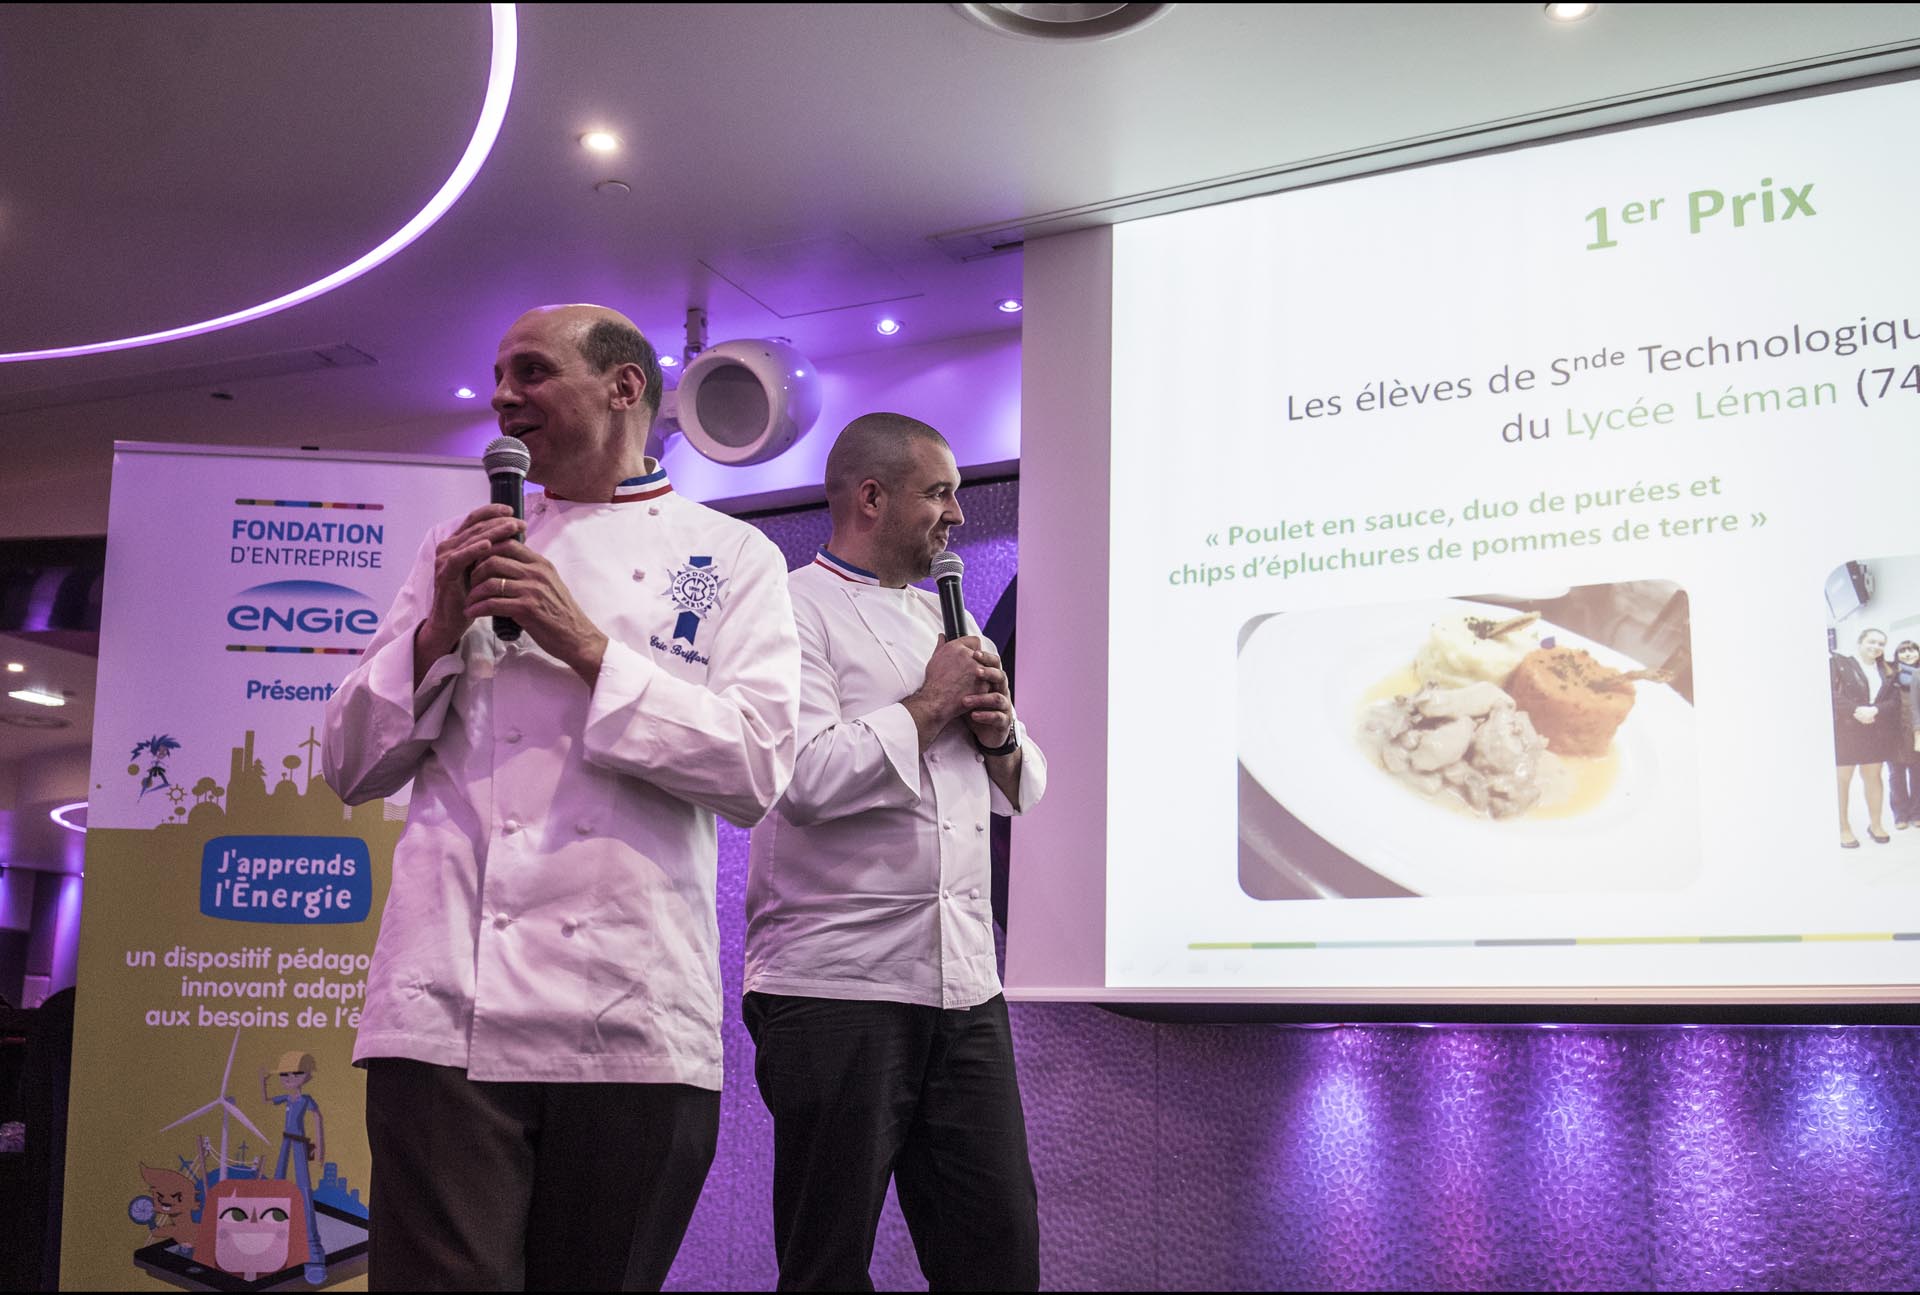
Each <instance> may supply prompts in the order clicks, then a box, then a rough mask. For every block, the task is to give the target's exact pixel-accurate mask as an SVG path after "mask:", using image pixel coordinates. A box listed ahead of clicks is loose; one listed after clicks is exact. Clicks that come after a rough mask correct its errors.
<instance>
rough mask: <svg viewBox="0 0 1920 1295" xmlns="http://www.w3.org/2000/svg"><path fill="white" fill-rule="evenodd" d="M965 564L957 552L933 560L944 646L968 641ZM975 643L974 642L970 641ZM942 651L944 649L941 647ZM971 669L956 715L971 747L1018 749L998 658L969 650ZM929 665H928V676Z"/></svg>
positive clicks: (999, 750)
mask: <svg viewBox="0 0 1920 1295" xmlns="http://www.w3.org/2000/svg"><path fill="white" fill-rule="evenodd" d="M965 571H966V563H964V562H962V561H961V560H960V555H959V554H957V553H942V554H940V555H939V556H938V557H936V558H934V560H933V580H934V589H935V590H936V591H937V592H938V594H939V597H940V623H941V626H942V628H943V630H944V631H945V633H946V638H947V642H948V643H957V642H959V641H961V640H962V639H966V638H968V637H969V636H968V634H967V608H966V603H965V602H964V601H963V600H962V598H961V596H960V577H961V575H962V574H963V573H964V572H965ZM973 641H974V642H975V643H977V642H978V640H973ZM943 650H944V648H943ZM970 652H971V656H972V660H973V665H974V670H973V672H972V677H971V679H970V681H969V685H968V691H967V693H966V695H965V696H963V697H962V698H961V699H960V706H961V709H960V712H959V713H960V714H963V715H965V716H966V719H967V724H968V726H969V727H971V728H972V730H973V741H974V745H975V746H978V747H979V748H980V749H981V751H983V752H984V753H986V754H987V755H1011V754H1013V752H1015V751H1017V750H1019V749H1020V743H1019V739H1018V738H1017V737H1015V735H1014V732H1013V699H1012V697H1011V696H1010V695H1008V692H1007V676H1006V673H1005V672H1004V671H1003V670H1001V668H1000V658H999V656H998V655H997V654H995V653H993V652H989V651H987V650H986V648H985V647H981V646H975V647H973V648H972V649H970ZM932 666H933V663H932V662H929V663H928V674H929V676H931V675H932Z"/></svg>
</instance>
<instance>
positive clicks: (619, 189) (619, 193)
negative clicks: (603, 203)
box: [593, 180, 633, 198]
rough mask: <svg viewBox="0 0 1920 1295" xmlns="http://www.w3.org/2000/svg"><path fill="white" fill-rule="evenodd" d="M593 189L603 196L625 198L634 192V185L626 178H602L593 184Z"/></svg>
mask: <svg viewBox="0 0 1920 1295" xmlns="http://www.w3.org/2000/svg"><path fill="white" fill-rule="evenodd" d="M593 191H594V192H595V193H597V194H599V195H600V196H601V197H602V198H624V197H626V196H627V195H628V194H630V193H632V192H633V186H632V185H630V184H628V183H627V182H626V181H625V180H602V181H600V183H598V184H596V185H594V186H593Z"/></svg>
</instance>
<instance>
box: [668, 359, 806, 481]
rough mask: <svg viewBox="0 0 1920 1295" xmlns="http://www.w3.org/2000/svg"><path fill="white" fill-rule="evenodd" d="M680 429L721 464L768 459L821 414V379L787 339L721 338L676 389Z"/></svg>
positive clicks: (689, 439) (694, 444) (705, 453)
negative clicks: (783, 340)
mask: <svg viewBox="0 0 1920 1295" xmlns="http://www.w3.org/2000/svg"><path fill="white" fill-rule="evenodd" d="M676 396H677V399H676V402H675V403H676V407H677V408H676V412H677V414H678V416H679V422H680V433H681V435H683V436H685V437H686V438H687V441H688V443H690V444H691V445H692V446H693V448H694V449H696V450H698V451H700V453H701V454H703V455H705V456H706V457H707V458H710V459H712V460H713V461H714V462H715V463H728V464H747V463H764V462H766V461H767V460H768V459H771V458H774V457H776V456H778V455H780V454H781V453H783V452H785V450H786V448H787V447H788V446H790V445H792V444H793V443H794V442H795V441H796V440H798V439H799V438H800V436H801V434H802V433H804V432H805V431H806V430H807V429H808V428H809V427H812V426H813V422H814V420H815V419H816V418H818V417H820V378H819V375H818V374H816V373H815V372H814V371H813V365H811V364H809V363H808V362H807V361H806V358H805V357H803V356H802V355H801V354H800V353H799V352H798V351H796V350H794V349H793V348H792V347H791V346H788V345H787V344H786V343H784V342H770V341H767V340H765V339H761V338H756V339H752V340H748V341H739V342H722V343H720V344H719V345H718V346H714V347H710V348H709V349H707V350H705V351H702V352H700V354H699V355H697V356H695V357H694V359H693V361H692V362H691V363H689V364H688V365H687V368H686V372H685V373H683V374H681V376H680V386H679V388H678V389H677V392H676Z"/></svg>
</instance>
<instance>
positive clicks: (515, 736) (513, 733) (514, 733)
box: [507, 728, 520, 742]
mask: <svg viewBox="0 0 1920 1295" xmlns="http://www.w3.org/2000/svg"><path fill="white" fill-rule="evenodd" d="M519 740H520V730H519V729H517V728H510V729H508V730H507V741H509V742H518V741H519Z"/></svg>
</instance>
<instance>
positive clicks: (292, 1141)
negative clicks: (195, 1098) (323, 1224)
mask: <svg viewBox="0 0 1920 1295" xmlns="http://www.w3.org/2000/svg"><path fill="white" fill-rule="evenodd" d="M274 1070H275V1071H276V1072H277V1073H278V1074H279V1076H280V1085H281V1087H283V1088H285V1089H286V1090H287V1091H286V1092H284V1093H279V1094H277V1095H276V1094H270V1093H268V1091H267V1072H266V1071H264V1070H262V1071H261V1072H260V1098H261V1100H262V1101H265V1102H270V1103H272V1104H273V1105H275V1106H285V1107H286V1108H287V1122H286V1126H285V1130H284V1131H283V1132H282V1133H281V1134H280V1158H279V1159H278V1160H277V1161H275V1162H274V1168H273V1176H274V1177H275V1178H280V1179H285V1178H287V1177H288V1174H287V1162H288V1160H289V1159H291V1160H292V1162H293V1174H292V1178H293V1181H294V1183H295V1184H296V1185H298V1187H299V1188H300V1199H301V1203H302V1205H303V1206H304V1208H305V1213H306V1225H307V1226H306V1233H307V1237H306V1240H307V1270H306V1273H305V1276H306V1279H307V1281H308V1282H309V1283H311V1284H313V1285H316V1286H317V1285H319V1284H320V1283H321V1282H323V1281H325V1280H326V1276H327V1248H326V1245H325V1244H324V1243H323V1242H322V1241H321V1239H320V1227H319V1224H318V1221H317V1220H316V1219H315V1217H314V1210H313V1173H312V1170H311V1169H310V1168H309V1165H310V1164H312V1163H314V1162H318V1163H319V1164H322V1165H324V1164H326V1162H327V1122H326V1120H325V1119H324V1118H322V1116H321V1114H320V1103H318V1102H316V1101H314V1100H313V1098H311V1097H309V1096H307V1094H306V1093H305V1091H303V1090H304V1089H305V1088H306V1086H307V1083H308V1081H309V1080H311V1079H312V1078H313V1054H312V1053H311V1052H289V1053H286V1054H284V1055H283V1056H282V1057H281V1058H280V1060H279V1063H278V1064H276V1065H275V1066H274ZM309 1112H311V1113H312V1115H313V1137H311V1138H309V1137H308V1136H307V1115H308V1113H309Z"/></svg>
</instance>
